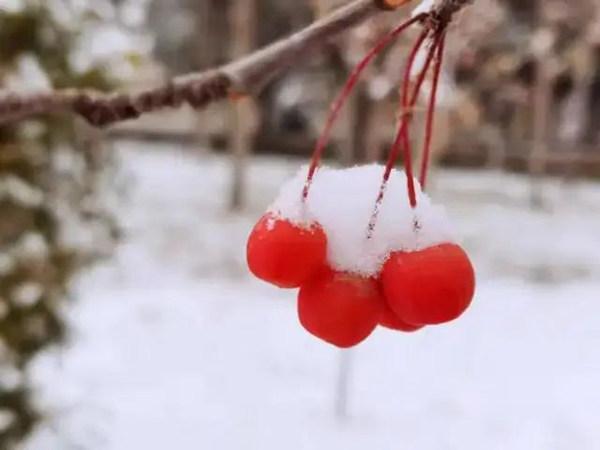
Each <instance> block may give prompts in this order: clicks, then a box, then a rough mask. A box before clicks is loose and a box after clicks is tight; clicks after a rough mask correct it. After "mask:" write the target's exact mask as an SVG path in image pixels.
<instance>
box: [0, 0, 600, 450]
mask: <svg viewBox="0 0 600 450" xmlns="http://www.w3.org/2000/svg"><path fill="white" fill-rule="evenodd" d="M344 3H346V2H345V1H343V0H341V1H337V0H94V1H85V0H0V89H2V90H11V91H31V90H37V89H45V88H50V87H55V88H62V87H90V88H94V89H100V90H111V89H138V88H143V87H149V86H154V85H157V84H160V83H162V82H163V81H164V80H166V79H168V78H169V77H171V76H173V75H176V74H181V73H186V72H189V71H196V70H201V69H205V68H208V67H211V66H215V65H218V64H221V63H223V62H226V61H229V60H231V59H233V58H237V57H239V56H240V55H243V54H245V53H248V52H250V51H251V50H253V49H255V48H257V47H260V46H263V45H265V44H268V43H269V42H272V41H274V40H276V39H278V38H280V37H283V36H285V35H287V34H288V33H289V32H290V31H291V30H296V29H300V28H302V27H304V26H306V25H307V24H309V23H311V22H312V21H314V20H315V19H317V18H319V17H322V16H324V15H326V14H327V13H328V12H329V11H331V10H332V9H333V8H335V7H336V6H339V5H340V4H344ZM408 13H409V8H404V9H402V10H400V11H397V12H394V13H389V14H381V15H380V16H379V17H377V18H376V19H375V20H371V21H368V22H366V23H364V24H362V25H360V26H358V27H356V28H354V29H353V30H352V31H350V32H348V33H346V34H345V35H344V36H342V37H341V38H340V39H337V40H335V41H333V42H331V43H329V44H327V45H325V46H324V48H323V51H322V52H320V53H318V54H315V55H314V56H313V57H312V58H309V59H307V60H306V61H304V62H301V63H300V62H299V63H298V64H297V65H296V66H294V67H292V68H291V69H290V70H287V71H285V72H284V73H281V74H280V75H278V76H277V78H276V79H275V80H273V82H272V83H271V84H269V85H268V86H267V87H266V89H265V90H264V91H263V92H262V93H261V95H260V96H259V97H257V98H253V99H250V98H245V99H242V100H239V101H236V102H232V103H222V104H219V105H215V106H214V107H211V108H209V109H207V110H205V111H202V112H194V111H192V110H189V109H185V108H183V109H181V110H176V111H165V112H162V113H160V114H154V115H151V116H148V117H144V118H142V119H141V120H138V121H135V122H130V123H124V124H121V125H118V126H116V127H113V128H111V129H109V130H104V131H98V130H95V129H91V128H90V127H88V126H87V125H86V124H84V123H83V122H81V121H79V120H76V119H74V118H72V117H67V116H52V117H38V118H36V119H34V120H28V121H24V122H22V123H18V124H13V125H2V126H0V449H14V448H22V449H28V450H29V449H35V450H37V449H42V450H44V449H111V450H112V449H128V450H129V449H138V448H140V449H142V448H143V449H163V448H180V449H192V448H193V449H196V448H217V449H237V448H250V449H271V448H273V449H274V448H282V447H284V448H290V449H318V448H324V447H328V448H335V449H337V448H340V449H342V448H343V449H354V448H356V449H359V448H361V449H363V448H373V449H382V450H385V449H398V448H406V449H432V450H434V449H435V450H440V449H459V448H460V449H473V450H476V449H477V450H479V449H482V448H485V449H488V450H492V449H503V450H505V449H511V450H513V449H523V450H536V449H539V450H542V449H543V450H547V449H553V450H559V449H568V450H571V449H578V450H585V449H598V448H599V447H598V446H599V442H600V384H599V381H598V380H600V258H599V257H598V252H599V251H600V231H599V230H600V184H599V182H598V180H599V179H600V3H599V2H598V1H597V0H477V1H476V2H475V5H474V6H472V7H470V8H468V10H466V11H465V12H464V13H461V15H460V16H459V17H458V18H457V21H456V22H455V23H454V25H453V27H452V33H451V35H450V37H449V40H448V52H447V58H446V62H445V67H444V74H443V77H442V87H441V94H440V102H439V106H438V116H437V121H436V127H435V128H436V129H435V142H434V160H435V168H434V170H433V174H432V177H431V181H432V187H431V195H432V197H433V199H434V201H436V202H438V203H440V204H443V205H445V206H446V208H447V209H448V212H449V214H450V216H451V217H452V219H453V220H454V221H455V223H456V227H457V229H458V230H459V231H460V233H461V234H462V236H463V243H464V246H465V247H466V248H467V250H468V251H469V252H470V254H471V255H472V257H473V260H474V262H475V266H476V269H477V272H478V292H477V297H476V299H475V302H474V305H473V307H472V308H471V310H470V311H469V312H468V313H467V314H466V315H465V316H464V317H463V318H462V319H461V320H460V321H458V322H456V323H454V324H452V325H450V326H446V327H433V328H428V329H425V330H424V331H422V332H419V333H417V334H415V335H404V334H398V333H394V332H391V331H387V330H383V329H378V330H376V332H375V333H374V335H373V336H372V337H371V338H370V339H369V340H368V341H367V342H366V343H364V344H363V345H361V346H360V347H359V348H357V349H356V350H352V351H347V352H341V351H339V350H335V349H333V348H331V347H329V346H327V345H325V344H324V343H321V342H319V341H317V340H316V339H314V338H312V337H311V336H309V335H308V334H307V333H305V332H304V331H303V330H302V329H301V327H300V325H299V324H298V323H297V318H296V312H295V302H294V297H295V294H294V292H288V291H278V290H275V289H273V288H272V287H270V286H267V285H264V284H262V283H260V282H259V281H256V280H254V279H253V278H251V277H250V276H249V274H248V271H247V269H246V265H245V240H246V237H247V235H248V233H249V230H250V229H251V227H252V226H253V224H254V222H255V221H256V219H257V218H258V217H259V216H260V215H261V214H262V212H263V211H264V210H265V208H266V207H267V206H268V204H269V203H270V202H271V200H272V199H273V198H274V197H275V195H276V194H277V191H278V188H279V186H280V185H281V184H282V183H283V182H285V181H286V179H288V178H289V177H290V176H292V175H293V174H295V173H296V171H297V170H298V169H299V168H300V167H301V166H302V165H303V164H306V162H307V160H308V157H309V154H310V151H311V147H312V145H313V144H314V142H315V139H316V137H317V134H318V132H319V130H320V128H321V127H322V125H323V123H324V118H325V114H326V113H327V110H328V105H329V102H330V101H331V99H332V98H333V96H334V95H335V93H336V92H337V89H338V88H339V87H340V86H341V84H342V83H343V81H344V79H345V77H346V76H347V74H348V73H349V70H350V69H351V67H352V66H353V64H355V63H356V62H357V60H358V59H359V58H360V56H361V55H362V54H364V52H365V51H366V50H367V49H369V48H370V46H371V45H372V44H373V42H374V40H375V39H376V38H377V36H379V35H380V34H381V33H383V32H385V30H387V29H389V27H391V26H392V25H394V24H396V23H398V22H399V21H400V20H402V18H403V17H405V16H406V15H407V14H408ZM414 38H415V35H414V34H412V35H411V34H410V33H409V34H406V35H405V36H404V37H403V38H402V39H400V40H399V42H398V44H397V45H396V46H394V47H393V48H392V49H390V50H389V51H388V52H387V53H386V54H384V55H383V57H382V58H380V59H379V60H378V62H377V64H375V65H374V66H373V67H372V68H371V69H370V70H369V71H368V72H367V74H366V76H365V77H364V81H363V82H362V83H361V84H360V85H359V87H358V88H357V89H356V91H355V93H354V96H353V98H352V101H351V102H350V104H349V105H348V107H347V108H346V109H345V111H344V113H343V115H342V117H341V119H340V121H339V123H338V125H337V127H336V130H335V133H334V137H333V140H332V143H331V145H330V147H329V148H328V158H329V160H328V164H339V165H342V166H348V165H352V164H360V163H366V162H373V161H379V160H382V158H384V157H385V152H386V149H387V148H388V146H389V144H390V141H391V138H392V134H393V123H394V117H395V108H396V103H395V100H396V99H395V97H396V96H395V89H396V86H397V85H398V83H399V78H400V75H401V74H402V72H403V70H404V64H405V60H406V53H407V50H408V47H409V46H410V44H411V42H412V40H413V39H414ZM423 107H424V105H423V104H421V105H420V107H419V111H418V112H419V113H418V114H417V116H416V120H415V130H417V129H421V128H422V125H423V117H422V115H423V114H422V111H421V110H422V109H423ZM413 139H414V141H415V145H416V146H417V147H416V148H418V145H419V143H420V141H421V139H422V137H421V136H420V135H419V133H414V134H413Z"/></svg>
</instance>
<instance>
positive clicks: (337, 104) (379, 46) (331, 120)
mask: <svg viewBox="0 0 600 450" xmlns="http://www.w3.org/2000/svg"><path fill="white" fill-rule="evenodd" d="M426 17H427V14H426V13H423V14H419V15H417V16H415V17H413V18H412V19H410V20H407V21H406V22H404V23H402V24H400V25H398V26H397V27H396V28H394V29H393V30H392V31H390V32H389V33H388V34H386V35H385V36H384V37H383V38H381V39H380V40H379V41H378V42H377V43H376V44H375V46H374V47H373V48H372V49H371V50H370V51H369V53H367V55H366V56H365V57H364V58H363V59H362V60H361V61H360V62H359V63H358V64H357V65H356V66H355V67H354V69H353V70H352V73H351V74H350V76H349V77H348V80H347V81H346V83H345V84H344V87H343V88H342V91H341V92H340V94H339V95H338V96H337V97H336V99H335V100H334V102H333V103H332V104H331V108H330V113H329V116H328V118H327V121H326V123H325V127H324V129H323V131H322V133H321V135H320V136H319V139H318V140H317V143H316V146H315V149H314V151H313V156H312V159H311V163H310V167H309V169H308V175H307V177H306V183H305V185H304V190H303V192H302V199H303V201H306V199H307V198H308V193H309V190H310V185H311V184H312V180H313V178H314V175H315V172H316V170H317V168H318V166H319V164H320V162H321V158H322V156H323V151H324V150H325V146H326V145H327V142H329V138H330V135H331V130H332V128H333V125H334V124H335V121H336V120H337V118H338V115H339V113H340V111H341V109H342V107H343V106H344V104H345V103H346V100H347V99H348V97H349V96H350V93H351V92H352V90H353V89H354V87H355V86H356V84H357V83H358V81H359V80H360V76H361V74H362V73H363V71H364V70H365V69H366V68H367V66H368V65H369V64H370V63H371V61H372V60H373V59H374V58H375V57H376V56H377V55H378V54H379V53H381V51H382V50H384V49H385V48H386V47H387V46H388V45H389V44H390V43H391V42H392V41H394V40H395V39H396V38H397V37H398V36H400V34H401V33H402V32H404V31H405V30H406V29H407V28H409V27H410V26H411V25H414V24H415V23H417V22H420V21H422V20H423V19H425V18H426Z"/></svg>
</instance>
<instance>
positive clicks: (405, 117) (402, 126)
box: [378, 30, 437, 208]
mask: <svg viewBox="0 0 600 450" xmlns="http://www.w3.org/2000/svg"><path fill="white" fill-rule="evenodd" d="M428 34H429V30H424V31H423V32H422V33H421V35H420V36H419V38H418V39H417V41H416V42H415V44H414V46H413V48H412V50H411V53H410V56H409V59H408V62H407V65H406V69H405V72H404V78H403V82H402V91H401V99H402V112H401V117H400V120H399V122H398V128H397V130H396V138H395V139H394V143H393V145H392V148H391V150H390V155H389V158H388V161H387V165H386V167H385V173H384V175H383V181H382V186H381V190H380V198H379V199H378V200H379V201H381V200H383V194H384V191H385V185H386V184H387V182H388V180H389V178H390V175H391V172H392V170H393V168H394V166H395V165H396V160H397V159H398V156H399V154H400V150H401V149H402V150H403V151H404V170H405V172H406V177H407V187H408V195H409V201H410V205H411V206H412V207H413V208H414V207H415V206H416V204H417V199H416V192H415V186H414V177H413V171H412V155H411V151H410V142H409V135H408V127H409V125H410V121H411V119H412V116H413V108H414V107H415V105H416V103H417V100H418V99H419V93H420V91H421V87H422V86H423V82H424V81H425V77H426V75H427V71H428V70H429V66H430V65H431V60H432V59H433V55H434V54H435V48H436V45H437V42H436V40H435V38H434V42H433V44H432V47H431V49H430V50H429V53H428V55H427V59H426V60H425V64H424V65H423V68H422V70H421V72H420V73H419V76H418V78H417V81H416V83H415V87H414V90H413V93H412V97H409V92H410V75H411V73H412V69H413V66H414V63H415V60H416V57H417V54H418V53H419V50H420V49H421V46H422V45H423V42H424V41H425V39H426V38H427V36H428Z"/></svg>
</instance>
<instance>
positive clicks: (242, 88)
mask: <svg viewBox="0 0 600 450" xmlns="http://www.w3.org/2000/svg"><path fill="white" fill-rule="evenodd" d="M411 1H412V0H354V1H353V2H351V3H350V4H349V5H347V6H345V7H342V8H340V9H338V10H337V11H335V12H334V13H332V14H331V15H330V16H328V17H326V18H324V19H322V20H320V21H317V22H315V23H314V24H312V25H310V26H309V27H307V28H306V29H304V30H301V31H299V32H297V33H295V34H293V35H292V36H290V37H288V38H286V39H283V40H281V41H278V42H275V43H274V44H271V45H269V46H267V47H265V48H263V49H261V50H258V51H256V52H254V53H252V54H250V55H248V56H246V57H244V58H242V59H240V60H238V61H233V62H231V63H229V64H226V65H224V66H222V67H219V68H216V69H212V70H208V71H205V72H200V73H193V74H189V75H184V76H181V77H177V78H175V79H173V80H171V81H170V82H168V83H167V84H166V85H164V86H161V87H158V88H153V89H148V90H144V91H140V92H130V93H100V92H96V91H87V90H60V91H48V92H41V93H32V94H17V93H5V94H0V125H1V124H6V123H8V122H14V121H18V120H23V119H26V118H29V117H32V116H35V115H38V114H51V113H60V112H73V113H75V114H78V115H80V116H81V117H83V118H84V119H85V120H87V121H88V122H89V123H90V124H91V125H94V126H98V127H104V126H107V125H111V124H114V123H117V122H121V121H125V120H129V119H136V118H138V117H140V116H141V115H143V114H146V113H149V112H153V111H158V110H160V109H164V108H168V107H172V108H177V107H180V106H181V105H183V104H188V105H190V106H191V107H193V108H195V109H201V108H204V107H206V106H207V105H208V104H210V103H212V102H216V101H219V100H222V99H225V98H227V97H228V96H230V95H236V94H238V95H239V94H253V93H255V92H257V91H258V90H259V89H260V88H262V87H263V86H264V84H265V83H267V82H268V81H269V80H270V79H271V78H272V77H273V76H274V75H276V74H277V73H278V72H279V71H281V70H282V69H284V68H286V67H289V66H291V65H292V64H294V63H295V62H297V61H298V60H299V59H301V58H303V57H305V56H306V55H308V54H310V53H312V52H314V51H315V50H317V49H319V48H321V47H323V45H324V44H325V43H326V42H328V41H329V40H331V39H332V38H334V37H335V36H338V35H339V34H341V33H342V32H344V31H346V30H347V29H349V28H350V27H352V26H354V25H357V24H359V23H361V22H363V21H365V20H367V19H369V18H371V17H373V16H375V15H376V14H378V13H381V12H382V11H384V10H391V9H395V8H398V7H400V6H402V5H405V4H407V3H410V2H411ZM471 1H473V0H441V1H440V2H439V4H438V6H437V7H436V8H435V11H434V12H433V14H432V17H435V18H437V19H438V20H442V21H444V20H445V21H448V22H449V21H450V20H451V19H452V16H453V15H454V14H455V13H456V12H457V11H458V10H460V9H461V8H462V7H463V6H465V5H466V4H468V3H470V2H471Z"/></svg>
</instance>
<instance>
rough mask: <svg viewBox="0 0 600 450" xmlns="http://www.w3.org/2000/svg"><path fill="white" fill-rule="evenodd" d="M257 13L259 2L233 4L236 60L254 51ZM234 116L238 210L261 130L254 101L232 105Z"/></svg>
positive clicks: (233, 191)
mask: <svg viewBox="0 0 600 450" xmlns="http://www.w3.org/2000/svg"><path fill="white" fill-rule="evenodd" d="M256 11H257V0H236V1H235V2H234V3H233V4H232V5H231V7H230V11H229V13H230V23H231V30H232V39H231V57H232V58H238V57H240V56H242V55H244V54H246V53H249V52H250V51H251V50H253V49H254V47H255V42H256V29H257V23H256V22H257V14H256ZM230 114H231V128H230V133H231V134H230V145H231V164H232V178H231V193H230V200H229V205H230V208H231V209H232V210H238V209H240V208H242V207H243V206H244V201H245V198H244V194H245V192H246V188H247V186H246V169H247V162H248V155H249V154H250V152H251V148H252V141H253V138H254V135H255V132H256V130H257V128H258V115H259V110H258V108H257V106H256V103H255V101H254V99H252V98H251V97H249V96H246V97H243V98H241V99H238V100H236V101H233V102H232V104H231V108H230Z"/></svg>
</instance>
